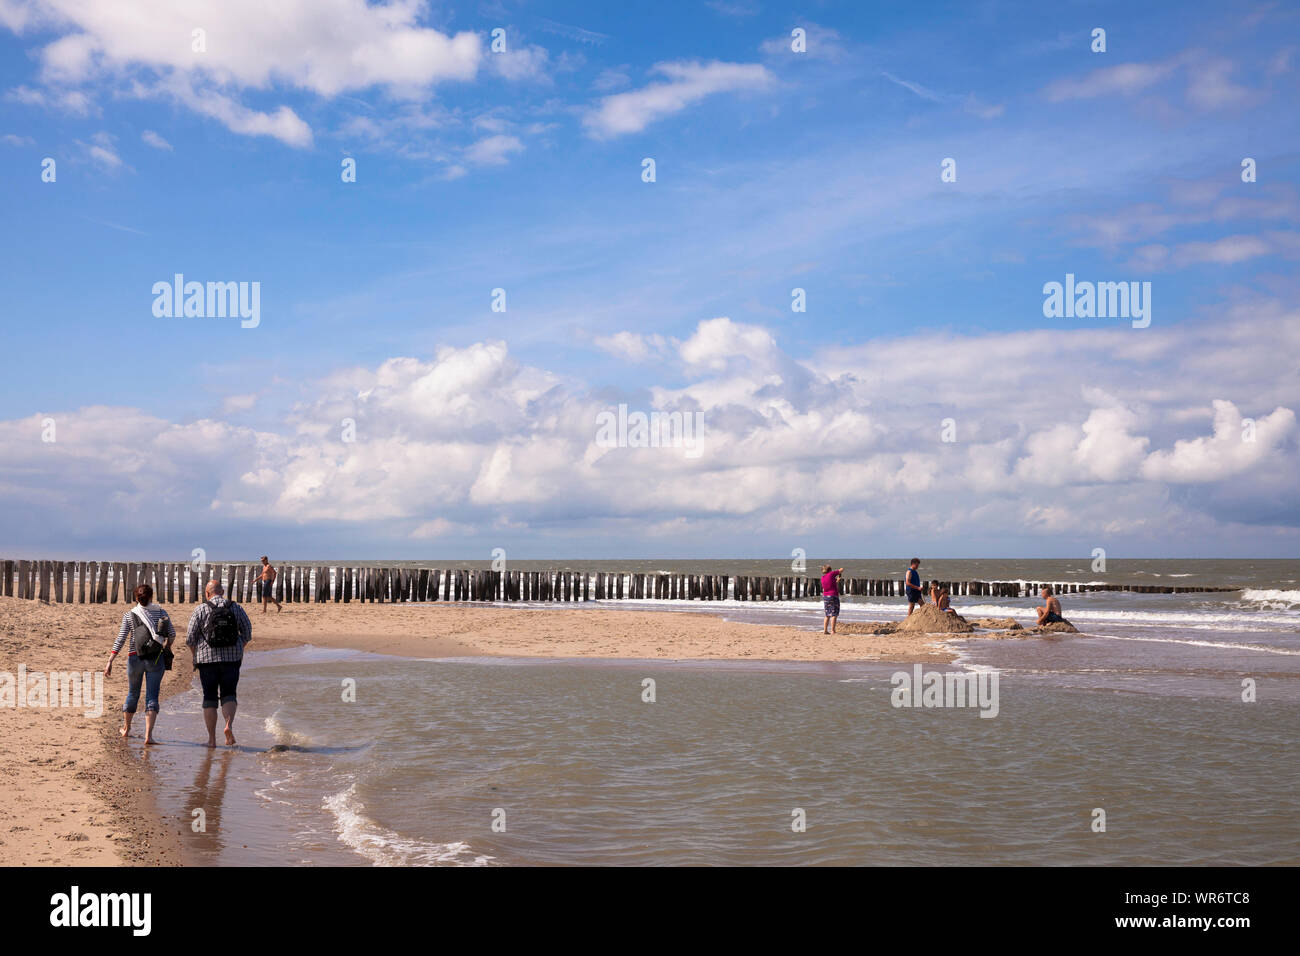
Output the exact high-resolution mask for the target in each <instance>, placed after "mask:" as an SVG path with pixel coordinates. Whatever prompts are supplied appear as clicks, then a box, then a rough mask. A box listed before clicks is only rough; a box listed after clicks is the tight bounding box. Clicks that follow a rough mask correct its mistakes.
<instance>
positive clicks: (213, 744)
mask: <svg viewBox="0 0 1300 956" xmlns="http://www.w3.org/2000/svg"><path fill="white" fill-rule="evenodd" d="M208 746H209V747H213V748H215V747H216V746H217V738H216V737H209V738H208Z"/></svg>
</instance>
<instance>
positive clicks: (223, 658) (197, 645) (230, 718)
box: [185, 581, 253, 747]
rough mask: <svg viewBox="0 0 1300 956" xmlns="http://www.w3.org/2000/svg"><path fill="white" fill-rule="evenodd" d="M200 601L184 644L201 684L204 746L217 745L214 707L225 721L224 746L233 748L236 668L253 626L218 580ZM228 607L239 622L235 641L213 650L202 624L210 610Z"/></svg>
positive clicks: (204, 622) (210, 585)
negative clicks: (192, 654) (206, 734)
mask: <svg viewBox="0 0 1300 956" xmlns="http://www.w3.org/2000/svg"><path fill="white" fill-rule="evenodd" d="M203 597H204V598H205V600H204V602H203V603H202V604H200V605H199V606H198V607H197V608H195V609H194V613H193V614H192V615H190V626H189V628H188V629H187V631H186V635H185V643H186V644H188V645H189V647H190V650H192V651H193V652H194V666H195V668H196V669H197V670H198V672H199V683H200V684H202V685H203V723H204V724H205V725H206V726H207V728H208V746H209V747H215V746H216V745H217V704H218V703H220V705H221V715H222V716H223V717H225V718H226V745H227V746H231V747H233V746H234V744H235V733H234V731H233V729H232V725H233V724H234V722H235V710H236V708H237V707H238V703H237V701H236V699H235V688H236V687H237V686H238V684H239V665H240V664H241V663H242V662H243V660H244V645H245V644H247V643H248V642H249V641H251V640H252V639H253V625H252V622H250V621H249V620H248V615H247V614H246V613H244V609H243V608H242V607H240V606H239V605H238V604H236V603H235V602H234V601H232V600H230V599H229V598H227V597H225V590H224V589H223V588H222V587H221V582H220V581H209V582H208V585H207V587H205V588H204V589H203ZM227 605H228V606H229V607H230V609H231V611H232V612H233V613H234V615H235V620H236V621H237V622H238V623H239V640H237V641H236V642H235V643H234V644H231V645H230V646H229V647H213V646H212V645H211V644H209V643H208V642H207V639H206V638H205V637H204V633H205V631H206V630H207V628H206V627H205V625H206V624H207V622H208V619H209V618H210V617H211V616H212V609H213V607H224V606H227Z"/></svg>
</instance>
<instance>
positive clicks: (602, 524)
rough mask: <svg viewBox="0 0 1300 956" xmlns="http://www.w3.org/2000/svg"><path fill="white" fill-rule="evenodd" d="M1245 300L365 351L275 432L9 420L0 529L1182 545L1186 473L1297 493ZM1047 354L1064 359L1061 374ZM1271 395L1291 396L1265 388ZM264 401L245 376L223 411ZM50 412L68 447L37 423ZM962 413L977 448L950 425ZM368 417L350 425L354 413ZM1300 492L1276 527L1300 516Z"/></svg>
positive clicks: (1282, 343)
mask: <svg viewBox="0 0 1300 956" xmlns="http://www.w3.org/2000/svg"><path fill="white" fill-rule="evenodd" d="M1231 319H1232V320H1231V321H1227V317H1225V321H1224V322H1218V323H1205V324H1204V325H1200V326H1197V325H1192V324H1186V323H1185V324H1183V325H1181V326H1178V327H1170V328H1168V329H1163V330H1162V329H1157V328H1156V327H1152V328H1151V329H1146V330H1141V331H1137V330H1132V329H1126V330H1123V331H1120V330H1114V331H1106V330H1074V331H1063V332H1043V333H1023V332H1022V333H1016V334H1014V335H1012V334H999V335H966V336H940V337H936V336H935V335H934V334H933V333H927V334H926V335H925V336H924V337H923V338H905V339H891V340H882V341H874V342H868V343H864V344H863V345H861V346H856V347H851V348H844V347H835V348H828V349H827V350H826V351H825V352H823V353H818V354H815V355H813V356H811V357H809V358H808V359H806V360H796V359H795V358H793V357H792V356H791V355H790V354H788V353H787V352H786V350H785V349H784V348H783V347H782V346H781V344H780V342H779V341H778V340H777V338H776V336H775V335H774V334H773V333H772V331H771V330H769V329H765V328H761V327H758V326H754V325H750V324H746V323H742V322H736V321H734V320H732V319H730V318H715V319H709V320H706V321H703V322H700V323H699V324H698V326H697V327H696V329H695V330H694V332H693V334H691V335H690V336H688V337H687V338H686V339H684V340H682V341H680V342H679V341H674V340H668V339H664V338H663V337H660V336H657V335H655V334H653V333H651V334H646V333H640V332H632V331H630V330H629V331H626V332H624V333H618V334H614V335H610V336H608V337H605V338H603V339H602V340H601V341H599V342H598V343H597V344H598V345H600V346H601V347H603V348H606V349H607V350H609V351H612V352H615V353H621V354H623V355H626V356H627V357H629V358H633V359H648V360H654V361H657V362H659V363H661V364H662V365H663V367H664V369H665V372H664V376H663V378H662V379H661V381H662V382H663V384H659V385H655V386H652V387H650V388H649V389H648V390H646V391H639V392H635V393H626V392H623V391H622V390H620V389H618V388H617V387H615V386H613V385H610V384H608V383H605V382H591V383H585V382H579V381H573V380H571V379H568V378H566V377H564V376H561V375H559V374H556V373H554V372H551V371H548V370H546V369H543V368H539V367H536V366H531V365H528V364H525V363H522V362H520V361H519V360H517V359H516V358H514V357H513V356H512V355H511V354H510V352H509V350H508V348H507V347H506V345H505V343H503V342H495V341H488V342H480V343H476V344H473V345H470V346H466V347H463V348H452V347H443V348H440V349H438V350H437V351H436V353H435V354H434V355H433V356H431V357H427V358H413V357H402V358H392V359H389V360H387V361H385V362H382V363H380V364H378V365H376V366H367V367H356V368H347V369H341V370H339V371H338V372H336V373H335V374H333V375H330V376H328V377H327V378H324V379H322V380H320V381H318V382H315V383H309V384H308V391H309V394H310V395H311V396H312V397H311V398H310V399H309V400H307V401H305V402H302V403H301V404H299V405H297V406H295V407H294V408H293V410H292V411H291V413H290V414H288V415H287V416H285V417H284V419H283V421H284V427H283V428H282V429H280V430H278V431H276V432H263V431H255V430H253V429H251V428H244V427H237V426H234V425H232V424H229V423H226V422H221V421H212V420H200V421H197V422H192V423H188V424H182V423H174V422H168V421H164V420H160V419H158V418H157V417H156V416H154V415H152V414H150V413H147V412H144V411H142V410H139V409H123V408H115V409H106V408H99V407H90V408H80V409H70V410H63V411H59V410H54V411H50V412H46V411H42V412H38V413H33V414H31V415H29V416H27V417H25V418H21V419H14V420H9V421H3V422H0V462H3V464H2V465H0V486H2V487H3V488H4V489H5V494H4V495H3V496H0V524H4V525H5V526H6V527H7V528H16V527H20V526H22V527H25V526H26V524H27V523H31V524H32V526H33V527H35V526H36V525H37V524H39V525H40V531H39V533H40V534H42V535H45V536H47V537H48V536H49V535H50V534H56V535H57V534H60V533H71V532H70V530H69V529H72V528H76V529H77V533H78V534H80V533H82V532H83V530H84V529H91V530H93V529H95V528H103V529H106V533H110V534H112V533H120V529H121V528H122V527H123V526H124V525H125V524H129V523H130V522H131V521H134V520H135V519H137V518H140V517H142V516H144V515H149V517H150V523H149V526H150V527H159V528H164V529H172V533H179V532H181V531H184V533H186V534H201V533H204V528H206V527H208V525H205V524H204V523H203V522H206V521H209V520H210V521H211V522H214V524H212V525H211V526H212V527H219V526H223V525H224V526H229V525H230V523H231V522H236V523H237V522H240V521H244V522H249V523H253V522H264V521H265V519H266V517H267V516H268V515H273V516H275V518H276V520H278V521H282V522H285V521H287V522H294V523H298V524H301V525H303V526H304V527H309V528H322V529H324V528H329V527H331V526H333V525H335V524H336V523H340V522H349V523H354V522H366V523H367V527H373V528H375V529H378V530H377V533H380V534H383V535H386V536H387V539H389V540H394V541H401V540H410V539H412V538H414V539H416V540H433V539H439V538H448V537H455V536H464V535H473V534H475V533H476V529H477V533H480V534H481V533H483V529H488V528H493V527H497V526H498V524H499V523H501V522H505V523H506V524H507V525H508V526H509V527H510V528H511V529H513V530H512V534H531V533H537V532H538V531H539V529H546V531H545V533H547V534H564V533H566V532H571V533H581V532H582V530H583V529H588V530H598V531H599V532H600V533H602V534H612V533H615V531H614V530H613V529H616V528H618V527H622V524H621V523H622V522H635V523H636V527H637V528H638V534H640V533H648V532H645V529H647V528H657V529H659V530H660V531H661V532H662V533H664V534H673V533H680V532H681V529H682V527H683V526H682V525H681V522H683V521H685V522H687V523H688V525H689V527H690V528H691V529H693V530H694V531H697V532H698V531H700V530H701V529H705V530H707V532H708V533H709V534H710V535H731V536H732V539H733V540H743V539H744V537H745V535H747V534H752V531H753V528H754V527H755V524H754V523H755V521H756V520H759V519H761V522H762V526H763V528H764V529H777V530H781V529H786V530H789V531H791V533H795V532H797V533H800V534H843V533H845V531H846V530H852V531H854V532H855V533H871V534H876V533H887V534H894V535H902V534H907V533H910V532H911V531H913V530H914V526H915V520H916V517H915V516H916V515H918V514H924V515H925V516H926V517H925V522H926V524H925V527H926V529H927V533H943V534H945V535H956V536H962V537H963V539H969V540H974V541H981V542H994V541H997V540H1002V539H1005V538H1006V537H1008V536H1012V535H1044V534H1054V535H1082V536H1086V537H1090V538H1093V539H1094V540H1095V539H1097V538H1098V537H1101V536H1104V535H1109V534H1119V533H1124V534H1129V533H1142V534H1150V535H1152V536H1153V537H1152V538H1151V540H1152V541H1153V542H1156V543H1158V544H1160V545H1161V546H1164V545H1165V543H1167V541H1168V535H1169V534H1170V531H1169V525H1170V521H1171V519H1172V518H1173V517H1174V515H1173V514H1172V513H1171V511H1170V508H1171V507H1173V506H1172V505H1171V504H1170V489H1171V487H1172V486H1189V487H1201V488H1205V489H1208V490H1210V491H1212V492H1214V494H1211V495H1208V496H1202V497H1203V498H1204V501H1202V502H1201V503H1200V504H1184V505H1182V506H1180V507H1182V508H1183V509H1185V510H1184V511H1183V512H1180V513H1179V514H1178V515H1177V516H1176V517H1177V518H1178V525H1179V526H1180V527H1187V528H1193V529H1195V532H1196V533H1197V534H1198V535H1203V534H1216V533H1224V529H1225V528H1227V527H1229V526H1230V525H1231V523H1232V520H1233V519H1232V517H1231V516H1226V517H1220V516H1219V515H1218V514H1217V512H1216V507H1217V506H1216V504H1215V501H1216V500H1217V499H1216V497H1215V496H1216V495H1217V494H1218V493H1220V492H1223V491H1225V490H1228V491H1231V492H1232V493H1233V494H1235V495H1238V496H1240V497H1241V498H1244V499H1249V498H1250V497H1251V495H1252V494H1255V495H1260V496H1270V495H1271V496H1273V497H1276V496H1277V491H1276V489H1277V487H1278V484H1277V482H1278V481H1279V480H1284V479H1279V478H1278V477H1277V476H1278V475H1279V474H1280V475H1284V476H1285V475H1288V474H1293V473H1294V471H1295V470H1296V468H1297V465H1298V464H1300V456H1298V454H1297V447H1296V432H1297V429H1296V421H1295V413H1294V411H1293V410H1292V408H1291V407H1290V405H1293V404H1294V401H1295V399H1296V397H1297V392H1298V390H1297V388H1296V386H1295V383H1294V382H1293V381H1291V380H1288V379H1286V378H1285V375H1290V376H1291V377H1292V379H1293V378H1294V368H1293V367H1292V364H1291V362H1292V359H1291V356H1293V355H1294V354H1295V352H1296V350H1297V346H1300V316H1297V315H1291V314H1284V313H1278V314H1260V315H1258V316H1255V317H1253V318H1247V319H1242V318H1240V317H1239V316H1234V317H1231ZM1049 347H1050V349H1051V351H1052V354H1054V355H1056V356H1057V357H1058V360H1056V361H1053V362H1052V363H1051V364H1050V366H1048V367H1044V366H1043V365H1042V363H1041V357H1042V356H1043V355H1044V354H1046V353H1047V351H1048V349H1049ZM919 354H924V355H925V356H926V358H925V360H924V361H922V362H918V361H917V360H916V357H917V355H919ZM611 377H612V378H613V380H614V381H615V382H617V381H618V378H617V375H616V374H614V375H612V376H611ZM669 377H677V378H679V379H680V381H678V382H676V383H675V384H672V385H669V384H668V383H667V379H668V378H669ZM647 395H648V397H647ZM1273 395H1276V396H1277V397H1278V398H1279V399H1283V400H1285V401H1287V402H1289V403H1290V405H1288V404H1283V401H1281V400H1279V401H1276V402H1274V403H1273V404H1267V405H1266V404H1264V403H1265V402H1266V401H1268V400H1269V398H1270V397H1271V396H1273ZM1208 396H1216V397H1218V400H1217V401H1214V403H1213V416H1214V425H1213V435H1212V436H1206V435H1205V434H1204V432H1205V430H1206V426H1205V421H1206V417H1207V414H1208V412H1209V409H1210V398H1209V397H1208ZM1222 396H1227V398H1223V397H1222ZM251 398H252V396H247V395H244V396H241V395H235V396H230V397H229V398H228V399H227V400H226V411H227V412H233V411H239V410H245V409H247V407H248V405H249V401H250V399H251ZM619 403H624V404H628V405H629V407H630V408H631V409H633V410H636V409H640V410H643V411H647V412H648V411H652V410H657V411H661V412H672V411H678V412H696V411H698V412H700V413H701V414H703V415H704V437H703V445H702V454H701V455H700V456H698V457H697V458H690V457H687V456H686V455H685V454H684V452H683V450H682V449H680V448H608V447H603V446H601V445H598V444H597V442H596V434H597V424H598V416H599V415H600V414H601V412H603V411H609V410H612V409H614V408H616V407H617V405H618V404H619ZM1247 403H1248V404H1249V406H1250V407H1251V408H1254V409H1258V410H1259V411H1258V412H1257V414H1259V415H1260V416H1261V417H1259V418H1258V419H1257V420H1256V422H1255V441H1254V442H1243V441H1242V435H1243V434H1244V432H1243V423H1242V413H1241V411H1239V409H1241V408H1243V407H1245V406H1246V404H1247ZM1268 408H1272V409H1273V410H1272V411H1270V412H1268V413H1267V414H1265V413H1264V410H1265V409H1268ZM1198 410H1199V411H1198ZM46 415H50V416H52V417H54V418H55V420H56V422H57V423H58V429H59V431H58V441H57V443H54V444H48V445H47V444H45V443H42V442H41V441H40V434H41V429H42V425H41V422H42V420H43V418H44V417H45V416H46ZM949 417H951V418H953V419H954V420H955V422H956V424H957V436H956V437H957V441H956V442H953V443H947V442H944V441H942V440H941V427H942V426H941V423H942V422H943V420H944V419H945V418H949ZM348 418H350V419H352V420H353V421H355V422H356V441H355V442H351V443H349V442H344V441H342V440H341V436H340V433H339V424H338V423H339V422H341V421H343V420H344V419H348ZM575 503H580V507H577V508H575ZM1198 508H1200V509H1203V510H1197V509H1198ZM1292 510H1295V511H1296V513H1295V514H1294V515H1291V516H1290V518H1289V523H1288V520H1287V519H1284V520H1283V523H1282V524H1281V525H1278V526H1277V527H1278V530H1279V532H1282V533H1288V534H1296V533H1297V532H1300V510H1297V509H1295V508H1294V507H1293V509H1292ZM1155 514H1159V515H1160V516H1161V521H1160V522H1152V521H1151V518H1152V516H1153V515H1155ZM205 516H210V519H209V518H208V517H205ZM196 524H197V525H198V527H195V525H196ZM350 526H351V525H350ZM1148 527H1149V528H1150V531H1149V532H1148V531H1143V530H1142V529H1145V528H1148ZM1162 528H1163V530H1162ZM32 533H33V534H35V533H37V532H35V531H33V532H32Z"/></svg>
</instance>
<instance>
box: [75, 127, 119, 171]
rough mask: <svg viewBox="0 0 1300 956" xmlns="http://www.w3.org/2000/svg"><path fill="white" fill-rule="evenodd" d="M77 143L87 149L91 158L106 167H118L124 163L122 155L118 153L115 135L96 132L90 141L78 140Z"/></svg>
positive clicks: (86, 151)
mask: <svg viewBox="0 0 1300 956" xmlns="http://www.w3.org/2000/svg"><path fill="white" fill-rule="evenodd" d="M76 144H77V145H78V146H80V147H81V148H82V150H84V151H85V153H86V155H87V156H88V157H89V158H90V159H91V160H93V161H94V162H96V163H98V164H99V165H100V166H103V167H104V168H105V169H118V168H119V167H121V165H122V157H121V156H119V155H118V154H117V148H116V146H114V140H113V137H112V136H111V135H109V134H108V133H105V132H99V133H95V134H94V135H93V136H91V137H90V142H89V143H83V142H82V141H81V140H76Z"/></svg>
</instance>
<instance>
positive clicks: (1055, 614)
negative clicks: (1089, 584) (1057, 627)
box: [1036, 588, 1066, 624]
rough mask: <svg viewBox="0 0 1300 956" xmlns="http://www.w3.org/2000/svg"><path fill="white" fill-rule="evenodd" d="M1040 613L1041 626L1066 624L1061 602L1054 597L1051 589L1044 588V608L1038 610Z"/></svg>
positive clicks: (1039, 621)
mask: <svg viewBox="0 0 1300 956" xmlns="http://www.w3.org/2000/svg"><path fill="white" fill-rule="evenodd" d="M1036 610H1037V611H1038V623H1039V624H1064V623H1066V621H1065V618H1064V617H1063V616H1062V614H1061V602H1060V600H1059V599H1058V598H1056V597H1053V596H1052V589H1051V588H1043V606H1042V607H1040V608H1036Z"/></svg>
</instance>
